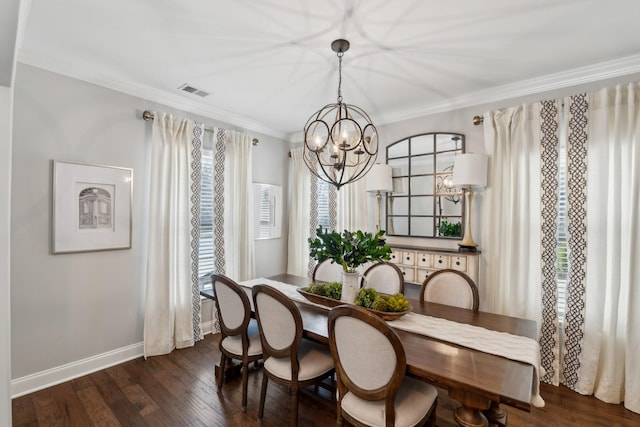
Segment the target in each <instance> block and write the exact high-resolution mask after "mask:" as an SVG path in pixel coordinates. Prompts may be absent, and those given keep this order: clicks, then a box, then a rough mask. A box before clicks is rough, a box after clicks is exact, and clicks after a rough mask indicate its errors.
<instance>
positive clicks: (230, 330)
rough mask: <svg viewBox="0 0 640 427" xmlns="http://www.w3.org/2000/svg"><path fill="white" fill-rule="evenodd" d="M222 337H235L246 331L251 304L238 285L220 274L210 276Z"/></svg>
mask: <svg viewBox="0 0 640 427" xmlns="http://www.w3.org/2000/svg"><path fill="white" fill-rule="evenodd" d="M211 284H212V286H213V293H214V295H215V297H216V298H215V304H216V309H217V310H218V320H219V321H220V331H221V332H222V336H223V337H225V336H235V335H239V334H241V333H242V332H245V331H246V330H247V326H248V325H249V321H250V320H251V303H250V301H249V297H248V296H247V294H246V293H245V292H244V290H242V288H241V287H240V285H238V284H237V283H236V282H234V281H233V280H231V279H230V278H228V277H226V276H223V275H221V274H212V275H211Z"/></svg>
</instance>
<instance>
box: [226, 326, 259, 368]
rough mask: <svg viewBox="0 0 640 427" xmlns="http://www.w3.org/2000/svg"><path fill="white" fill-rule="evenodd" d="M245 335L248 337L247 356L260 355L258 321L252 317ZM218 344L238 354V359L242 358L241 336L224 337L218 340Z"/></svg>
mask: <svg viewBox="0 0 640 427" xmlns="http://www.w3.org/2000/svg"><path fill="white" fill-rule="evenodd" d="M247 335H248V337H249V347H248V348H247V355H248V356H249V357H251V356H260V355H262V343H261V342H260V332H259V330H258V323H257V322H256V321H255V320H253V319H252V320H251V321H249V326H248V327H247ZM220 345H221V346H222V347H223V348H224V349H225V350H227V351H228V352H229V353H231V354H234V355H236V356H238V358H239V359H241V358H242V338H241V337H240V335H234V336H228V337H224V338H223V339H222V341H220Z"/></svg>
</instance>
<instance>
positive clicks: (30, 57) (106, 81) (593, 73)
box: [18, 49, 640, 143]
mask: <svg viewBox="0 0 640 427" xmlns="http://www.w3.org/2000/svg"><path fill="white" fill-rule="evenodd" d="M18 62H20V63H23V64H27V65H31V66H34V67H38V68H43V69H45V70H49V71H53V72H55V73H59V74H63V75H66V76H69V77H72V78H75V79H78V80H81V81H85V82H88V83H92V84H96V85H99V86H103V87H106V88H108V89H112V90H116V91H118V92H122V93H125V94H128V95H133V96H137V97H140V98H142V99H145V100H149V101H153V102H157V103H159V104H163V105H167V106H169V107H173V108H177V109H180V110H184V111H187V112H190V113H194V114H198V115H201V116H204V117H209V118H211V119H213V120H217V121H222V122H225V123H229V124H231V125H234V126H238V127H239V128H241V129H245V130H247V131H254V132H259V133H262V134H265V135H270V136H273V137H275V138H279V139H282V140H285V141H288V142H290V143H298V142H300V141H302V140H303V137H304V135H303V134H302V132H296V133H287V132H282V131H278V130H275V129H272V128H270V127H268V126H265V125H263V124H261V123H257V122H255V121H252V120H249V119H247V118H245V117H242V116H239V115H237V114H233V113H230V112H228V111H225V110H221V109H217V108H213V107H209V106H205V105H202V104H201V103H198V102H195V101H191V100H188V99H184V98H183V97H181V96H179V95H178V94H174V93H171V92H166V91H162V90H158V89H154V88H151V87H148V86H144V85H136V84H131V83H127V82H122V81H114V80H113V79H112V78H111V77H109V76H106V75H104V76H96V74H95V70H94V69H92V68H90V67H83V66H82V65H81V64H78V63H74V64H73V65H71V64H68V63H65V62H61V61H59V60H57V59H54V58H51V57H48V56H45V55H41V54H38V53H34V52H30V51H25V50H24V49H23V50H21V51H20V53H19V57H18ZM634 73H640V54H638V55H632V56H626V57H623V58H619V59H616V60H613V61H607V62H600V63H597V64H592V65H588V66H585V67H580V68H575V69H572V70H567V71H563V72H560V73H554V74H549V75H546V76H542V77H537V78H533V79H528V80H522V81H519V82H515V83H510V84H506V85H502V86H495V87H492V88H487V89H482V90H479V91H476V92H472V93H469V94H466V95H463V96H459V97H453V98H451V99H448V100H446V101H443V102H440V103H435V104H429V105H425V106H424V107H420V108H415V109H413V110H410V111H407V110H404V111H396V112H387V113H384V112H383V113H380V114H378V115H377V120H376V122H377V123H376V124H377V126H382V125H388V124H391V123H396V122H400V121H404V120H410V119H415V118H419V117H424V116H428V115H431V114H437V113H443V112H447V111H452V110H457V109H460V108H467V107H473V106H476V105H482V104H488V103H491V102H499V101H504V100H507V99H512V98H518V97H523V96H529V95H534V94H539V93H543V92H547V91H551V90H556V89H562V88H567V87H571V86H577V85H581V84H586V83H592V82H595V81H599V80H605V79H609V78H617V77H621V76H625V75H629V74H634Z"/></svg>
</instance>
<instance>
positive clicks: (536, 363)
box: [240, 278, 544, 408]
mask: <svg viewBox="0 0 640 427" xmlns="http://www.w3.org/2000/svg"><path fill="white" fill-rule="evenodd" d="M257 284H266V285H269V286H271V287H274V288H276V289H278V290H279V291H281V292H282V293H284V294H285V295H287V296H288V297H289V298H291V299H292V300H294V301H299V302H303V303H305V304H309V305H314V306H316V307H321V308H324V309H326V310H329V307H326V306H324V305H320V304H315V303H312V302H311V301H309V300H308V299H306V298H305V297H304V296H302V295H301V294H300V293H299V292H298V291H297V289H298V287H297V286H295V285H290V284H288V283H282V282H277V281H275V280H269V279H263V278H258V279H252V280H247V281H244V282H241V283H240V285H241V286H244V287H247V288H251V287H253V286H254V285H257ZM389 325H390V326H391V327H393V328H397V329H401V330H404V331H408V332H413V333H417V334H420V335H425V336H428V337H431V338H435V339H437V340H441V341H446V342H450V343H452V344H456V345H460V346H462V347H468V348H471V349H473V350H478V351H482V352H483V353H489V354H493V355H496V356H500V357H504V358H506V359H510V360H515V361H518V362H524V363H528V364H530V365H531V366H533V368H534V379H533V384H532V386H531V387H532V389H531V404H532V405H533V406H536V407H539V408H541V407H543V406H544V400H543V399H542V397H541V396H540V372H539V371H540V369H542V368H541V366H540V346H539V344H538V342H537V341H536V340H533V339H531V338H528V337H522V336H519V335H512V334H509V333H506V332H498V331H492V330H489V329H485V328H482V327H480V326H474V325H468V324H464V323H458V322H454V321H451V320H447V319H441V318H438V317H431V316H424V315H421V314H416V313H407V314H405V315H404V316H402V317H400V318H399V319H396V320H394V321H391V322H389Z"/></svg>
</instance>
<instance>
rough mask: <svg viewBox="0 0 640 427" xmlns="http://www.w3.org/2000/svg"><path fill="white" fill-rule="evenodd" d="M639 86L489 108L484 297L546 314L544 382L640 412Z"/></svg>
mask: <svg viewBox="0 0 640 427" xmlns="http://www.w3.org/2000/svg"><path fill="white" fill-rule="evenodd" d="M639 95H640V85H638V84H637V83H632V84H629V85H627V86H618V87H616V88H614V89H603V90H600V91H597V92H592V93H588V94H578V95H574V96H571V97H567V98H565V99H564V100H563V104H564V107H562V105H561V102H560V100H552V101H543V102H541V103H535V104H532V105H530V106H521V107H514V108H511V109H508V110H504V111H496V112H491V113H487V114H485V117H484V123H485V144H486V148H487V152H488V153H489V155H490V159H491V160H490V174H489V184H488V188H487V192H486V194H485V205H484V211H483V229H482V242H483V255H484V257H483V258H484V262H485V263H486V264H485V265H483V269H482V270H483V272H484V274H483V280H482V283H484V284H485V285H484V286H483V287H481V296H482V299H481V304H482V309H485V310H489V311H496V312H500V313H505V314H510V315H514V316H520V317H527V318H530V319H533V320H537V321H538V322H539V325H540V328H541V329H540V348H541V361H542V365H543V366H544V368H545V370H546V374H545V375H544V376H543V380H544V381H547V382H550V383H552V384H556V385H557V384H558V383H564V384H566V385H567V386H568V387H569V388H571V389H573V390H576V391H578V392H580V393H583V394H594V395H595V396H596V397H597V398H599V399H601V400H604V401H606V402H610V403H620V402H623V401H624V405H625V407H626V408H628V409H630V410H632V411H634V412H639V413H640V358H638V354H639V353H640V315H639V314H638V313H640V263H638V255H639V254H640V142H639V139H640V108H639V103H640V99H639V98H640V96H639ZM565 142H566V144H565ZM565 146H566V152H565V151H564V148H562V147H565ZM564 159H566V162H567V169H566V170H567V175H566V207H567V208H566V220H565V221H566V225H567V228H566V235H567V240H566V243H564V240H560V237H559V236H560V235H561V234H562V233H564V231H563V230H561V231H560V232H559V231H557V225H558V221H559V220H560V218H561V216H560V210H559V206H560V204H559V200H560V199H559V195H560V193H559V190H560V188H562V187H561V186H559V182H560V181H559V180H560V178H561V176H562V175H560V174H559V170H561V169H559V165H561V164H562V162H563V161H564ZM562 179H563V180H564V178H562ZM561 243H562V245H566V248H568V258H566V259H568V261H569V262H568V264H567V266H568V269H567V271H566V272H564V271H563V268H560V267H559V264H557V263H558V262H559V261H560V258H563V252H562V251H560V250H559V249H560V244H561ZM565 275H566V278H562V279H561V280H563V282H560V283H564V281H565V280H566V301H565V304H566V308H565V310H564V313H565V314H564V319H563V321H562V323H560V322H559V319H558V313H557V311H558V284H559V282H558V281H559V280H560V279H559V278H560V277H561V276H565ZM560 329H562V330H560Z"/></svg>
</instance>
